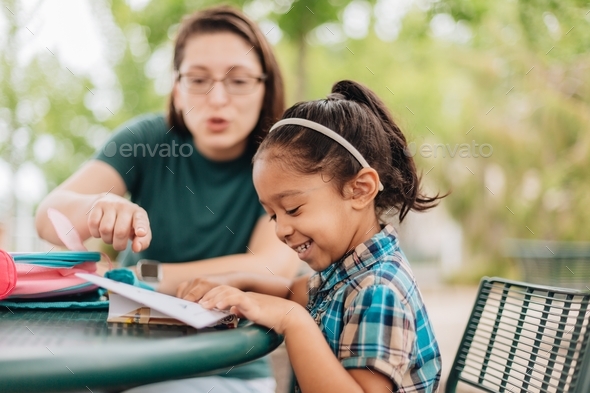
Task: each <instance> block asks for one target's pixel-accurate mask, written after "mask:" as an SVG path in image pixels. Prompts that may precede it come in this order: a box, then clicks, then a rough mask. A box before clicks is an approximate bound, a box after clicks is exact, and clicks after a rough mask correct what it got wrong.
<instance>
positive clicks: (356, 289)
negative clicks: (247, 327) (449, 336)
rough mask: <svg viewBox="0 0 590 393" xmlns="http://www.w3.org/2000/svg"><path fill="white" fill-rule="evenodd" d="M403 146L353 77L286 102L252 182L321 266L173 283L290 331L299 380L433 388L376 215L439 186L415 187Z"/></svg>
mask: <svg viewBox="0 0 590 393" xmlns="http://www.w3.org/2000/svg"><path fill="white" fill-rule="evenodd" d="M405 148H406V139H405V137H404V135H403V134H402V132H401V131H400V129H399V128H398V126H397V125H396V124H395V123H394V121H393V120H392V118H391V115H390V114H389V113H388V111H387V109H386V107H385V105H384V104H383V102H382V101H381V100H379V98H378V97H377V96H376V95H375V94H374V93H373V92H372V91H370V90H369V89H367V88H366V87H364V86H362V85H359V84H358V83H355V82H351V81H341V82H338V83H336V84H335V85H334V87H333V88H332V94H330V95H329V96H328V98H327V99H322V100H317V101H311V102H303V103H298V104H296V105H295V106H293V107H291V108H290V109H288V110H287V111H286V112H285V114H284V116H283V120H281V121H279V122H278V123H276V124H275V125H274V126H273V128H272V129H271V132H270V134H269V136H268V137H267V138H266V139H265V140H264V142H263V143H262V144H261V146H260V148H259V149H258V152H257V153H256V155H255V157H254V172H253V176H254V185H255V187H256V191H257V193H258V196H259V197H260V202H261V203H262V205H263V206H264V209H265V210H266V211H267V213H268V214H270V216H271V219H272V220H274V221H275V225H276V234H277V236H278V237H279V239H280V240H282V241H283V242H284V243H286V244H287V245H288V246H289V247H291V248H292V249H294V250H295V251H296V252H297V253H298V255H299V258H300V259H301V260H303V261H305V262H307V263H308V264H309V266H310V267H311V268H312V269H313V270H315V271H316V272H317V273H316V274H314V275H313V276H312V277H311V279H309V283H308V286H307V285H306V284H307V278H302V279H299V280H296V281H294V282H293V283H289V282H288V281H287V280H285V279H283V278H279V277H277V276H275V277H271V278H269V277H265V276H255V275H253V274H245V273H236V274H233V275H231V276H225V277H223V278H220V277H208V278H201V279H197V280H193V281H192V282H191V283H185V284H183V285H181V287H180V288H179V291H178V295H179V296H182V297H184V298H186V299H190V300H193V301H200V304H202V305H203V306H204V307H206V308H214V307H215V308H219V309H228V308H231V310H232V311H233V312H235V313H237V314H238V315H240V316H243V317H245V318H247V319H249V320H251V321H253V322H256V323H258V324H261V325H264V326H267V327H268V328H272V329H274V330H275V331H276V332H278V333H280V334H282V335H284V337H285V343H286V346H287V351H288V353H289V358H290V360H291V364H292V366H293V369H294V371H295V375H296V377H297V381H298V384H299V387H300V388H301V390H302V391H303V392H322V393H326V392H392V391H393V392H436V391H437V389H438V384H439V379H440V372H441V358H440V352H439V348H438V345H437V342H436V339H435V337H434V334H433V331H432V326H431V325H430V322H429V319H428V314H427V313H426V308H425V306H424V303H423V301H422V297H421V295H420V292H419V290H418V288H417V286H416V281H415V280H414V277H413V274H412V272H411V269H410V266H409V264H408V262H407V260H406V258H405V256H404V254H403V253H402V251H401V249H400V247H399V242H398V239H397V237H396V233H395V230H394V229H393V227H392V226H391V225H383V224H381V223H380V219H379V218H380V216H381V215H382V214H383V213H388V212H389V211H391V210H392V209H395V211H396V212H397V213H398V214H399V220H400V221H402V220H403V219H404V217H405V216H406V214H407V213H408V211H410V210H417V211H423V210H427V209H429V208H431V207H433V206H435V205H436V203H437V202H438V199H440V198H442V197H441V196H439V195H436V196H435V197H427V196H424V195H423V194H422V193H421V192H420V180H419V177H418V175H417V173H416V168H415V166H414V162H413V160H412V158H411V157H409V156H408V155H406V154H404V149H405ZM220 283H225V284H230V286H228V285H219V284H220ZM218 285H219V286H218ZM212 288H213V289H212ZM237 288H239V289H237ZM242 290H244V291H252V292H242ZM254 292H255V293H254ZM268 295H274V296H268ZM304 307H305V308H304ZM318 327H319V329H318Z"/></svg>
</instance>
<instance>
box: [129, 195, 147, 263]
mask: <svg viewBox="0 0 590 393" xmlns="http://www.w3.org/2000/svg"><path fill="white" fill-rule="evenodd" d="M137 208H138V209H139V210H138V211H136V212H134V213H133V224H132V229H133V235H132V239H133V244H132V245H131V249H132V250H133V252H140V251H142V250H145V249H146V248H148V247H149V245H150V243H151V241H152V230H151V228H150V220H149V218H148V215H147V213H146V211H145V210H143V209H142V208H140V207H139V206H137Z"/></svg>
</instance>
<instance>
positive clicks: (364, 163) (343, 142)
mask: <svg viewBox="0 0 590 393" xmlns="http://www.w3.org/2000/svg"><path fill="white" fill-rule="evenodd" d="M288 124H292V125H298V126H303V127H307V128H311V129H312V130H314V131H317V132H319V133H320V134H324V135H325V136H327V137H328V138H331V139H333V140H334V141H336V142H338V143H339V144H340V145H341V146H342V147H344V148H345V149H346V150H348V151H349V152H350V154H352V155H353V156H354V158H356V160H357V161H358V162H359V164H361V165H362V167H363V168H370V167H371V166H370V165H369V164H368V163H367V160H365V158H364V157H363V156H362V154H361V153H359V151H358V150H357V149H356V148H355V147H354V146H353V145H351V144H350V142H348V141H347V140H346V139H344V138H343V137H342V136H341V135H339V134H337V133H336V132H334V131H332V130H331V129H329V128H328V127H325V126H323V125H321V124H319V123H316V122H314V121H311V120H306V119H299V118H288V119H283V120H279V121H278V122H276V123H275V124H274V126H272V127H271V129H270V130H269V131H268V133H269V134H270V133H271V132H272V131H273V130H275V129H276V128H278V127H280V126H284V125H288ZM379 191H383V184H382V183H381V181H379Z"/></svg>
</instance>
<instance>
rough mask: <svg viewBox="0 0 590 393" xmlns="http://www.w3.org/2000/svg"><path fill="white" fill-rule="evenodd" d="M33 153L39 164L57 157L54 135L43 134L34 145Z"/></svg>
mask: <svg viewBox="0 0 590 393" xmlns="http://www.w3.org/2000/svg"><path fill="white" fill-rule="evenodd" d="M33 153H34V154H35V159H36V160H37V162H39V163H41V164H43V163H46V162H47V161H49V160H51V159H52V158H53V156H55V138H54V137H53V135H49V134H43V135H40V136H39V137H37V140H35V143H34V144H33Z"/></svg>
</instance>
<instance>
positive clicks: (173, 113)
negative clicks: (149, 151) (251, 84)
mask: <svg viewBox="0 0 590 393" xmlns="http://www.w3.org/2000/svg"><path fill="white" fill-rule="evenodd" d="M225 32H229V33H234V34H236V35H237V36H239V37H241V38H243V39H244V40H246V42H247V43H248V44H249V45H251V46H252V51H253V52H254V53H256V54H257V55H258V59H259V60H260V64H261V65H262V72H263V73H264V74H265V75H266V79H265V82H264V85H265V94H264V99H263V102H262V109H261V110H260V116H259V118H258V122H257V123H256V126H255V127H254V129H253V130H252V132H251V133H250V135H249V137H248V141H249V147H250V148H252V151H254V149H255V148H256V147H257V145H258V144H259V143H260V141H262V140H263V139H264V137H265V136H266V134H267V133H268V129H269V128H270V126H271V125H272V124H273V123H274V122H275V121H277V120H278V119H279V118H280V116H281V114H282V113H283V110H284V109H285V97H284V95H285V94H284V88H283V78H282V76H281V72H280V70H279V66H278V63H277V61H276V59H275V56H274V54H273V51H272V48H271V46H270V44H269V43H268V41H266V38H265V37H264V34H262V32H261V31H260V29H259V28H258V26H257V25H256V24H255V23H254V22H253V21H252V20H250V19H249V18H248V17H247V16H246V15H244V14H243V13H242V12H240V11H239V10H237V9H235V8H232V7H229V6H218V7H211V8H207V9H205V10H201V11H197V12H195V13H194V14H192V15H189V16H187V17H185V18H184V19H183V20H182V22H181V24H180V27H179V29H178V33H177V36H176V42H175V44H174V60H173V66H174V71H175V72H176V73H178V70H179V68H180V64H181V63H182V61H183V59H184V49H185V47H186V44H187V42H188V40H189V39H190V38H192V37H194V36H197V35H200V34H211V33H225ZM178 77H179V76H178V75H177V78H178ZM176 81H178V79H177V80H176ZM168 123H169V124H170V126H171V127H174V130H176V132H180V133H189V131H188V129H187V128H186V125H185V123H184V118H183V116H182V113H181V112H179V111H178V110H177V109H176V107H175V106H174V95H173V94H172V93H171V94H170V98H169V103H168Z"/></svg>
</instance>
